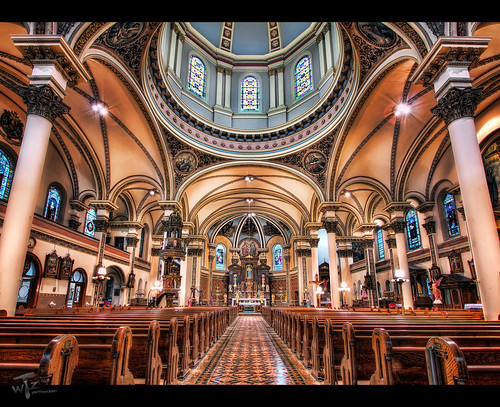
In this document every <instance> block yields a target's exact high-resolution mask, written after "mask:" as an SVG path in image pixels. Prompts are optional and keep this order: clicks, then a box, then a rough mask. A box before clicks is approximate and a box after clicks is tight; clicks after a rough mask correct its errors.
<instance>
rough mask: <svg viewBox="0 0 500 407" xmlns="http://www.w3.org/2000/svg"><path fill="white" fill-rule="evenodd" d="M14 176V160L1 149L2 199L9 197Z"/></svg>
mask: <svg viewBox="0 0 500 407" xmlns="http://www.w3.org/2000/svg"><path fill="white" fill-rule="evenodd" d="M13 177H14V162H13V161H12V159H11V158H10V157H9V156H8V155H7V154H5V153H4V152H3V151H2V150H0V199H1V200H3V201H6V200H7V199H8V198H9V193H10V187H11V185H12V178H13Z"/></svg>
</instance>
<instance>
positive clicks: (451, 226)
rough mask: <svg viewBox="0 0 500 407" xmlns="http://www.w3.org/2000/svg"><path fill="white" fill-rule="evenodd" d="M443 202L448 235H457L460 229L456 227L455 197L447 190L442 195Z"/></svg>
mask: <svg viewBox="0 0 500 407" xmlns="http://www.w3.org/2000/svg"><path fill="white" fill-rule="evenodd" d="M443 204H444V211H445V215H446V226H448V235H449V236H450V237H454V236H458V235H459V234H460V229H459V227H458V219H457V211H456V207H455V198H454V197H453V195H452V194H450V193H449V192H448V193H447V194H446V195H445V196H444V199H443Z"/></svg>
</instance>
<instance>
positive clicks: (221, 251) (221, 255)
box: [215, 244, 226, 270]
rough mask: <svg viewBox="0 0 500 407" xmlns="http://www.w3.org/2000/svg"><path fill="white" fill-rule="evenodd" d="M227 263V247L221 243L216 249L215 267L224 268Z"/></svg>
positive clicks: (217, 268)
mask: <svg viewBox="0 0 500 407" xmlns="http://www.w3.org/2000/svg"><path fill="white" fill-rule="evenodd" d="M225 264H226V248H225V247H224V245H222V244H219V245H217V248H216V249H215V269H216V270H224V269H225Z"/></svg>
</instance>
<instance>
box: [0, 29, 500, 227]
mask: <svg viewBox="0 0 500 407" xmlns="http://www.w3.org/2000/svg"><path fill="white" fill-rule="evenodd" d="M220 24H221V23H212V24H208V23H207V24H205V23H196V24H195V23H193V24H192V27H193V28H194V29H196V30H197V32H198V33H201V35H204V36H205V38H206V39H207V40H208V41H213V45H214V46H215V47H217V46H220V41H219V40H218V39H220V33H221V29H220ZM262 24H264V23H262ZM339 25H340V26H341V27H342V29H343V30H345V33H346V35H347V36H348V37H349V39H350V41H351V43H352V45H353V47H354V53H355V56H356V63H357V64H358V67H357V75H358V76H357V78H356V81H357V87H356V93H355V94H353V95H352V98H353V99H354V100H353V102H352V104H350V105H349V106H348V111H346V113H345V115H344V116H343V119H342V121H340V122H339V123H336V125H335V127H334V128H332V129H331V130H329V131H328V132H327V133H325V134H324V135H323V136H322V137H321V138H320V139H317V140H314V142H313V143H312V144H309V145H307V146H305V147H304V148H303V149H297V150H292V151H290V152H288V153H286V154H283V155H281V156H272V157H268V158H266V157H263V158H257V159H250V160H246V159H243V158H241V157H237V158H231V157H228V156H218V155H217V154H215V153H214V152H207V151H202V150H200V149H199V148H197V146H196V145H195V144H190V143H189V142H188V141H186V140H185V139H180V138H179V137H177V136H176V134H174V133H173V132H172V131H169V130H168V129H166V128H165V127H164V126H163V125H162V123H161V121H160V120H158V112H157V111H156V110H155V109H156V107H155V106H154V105H153V104H152V103H151V101H150V100H149V97H148V96H147V93H148V92H147V91H146V88H147V80H146V79H145V74H144V64H145V59H146V54H147V52H148V51H149V50H150V48H149V46H150V40H151V38H152V37H153V35H154V33H155V32H156V31H157V30H159V29H160V28H161V26H162V24H161V23H140V24H138V25H137V30H138V35H137V36H136V37H134V39H133V40H130V41H126V39H125V40H124V41H123V42H122V43H121V44H119V45H117V44H113V43H111V42H110V38H111V37H110V36H108V33H109V31H110V30H112V29H114V28H116V25H115V24H114V23H111V22H109V23H107V22H97V23H96V22H94V23H91V22H88V23H78V24H77V23H75V24H73V25H71V24H69V23H68V25H67V26H63V27H60V30H61V31H60V32H59V33H60V34H61V35H64V36H65V38H66V40H67V42H68V43H69V44H70V46H71V47H72V48H73V49H74V50H75V53H76V55H77V56H78V57H79V58H80V60H81V61H82V62H83V64H84V65H85V67H86V69H87V70H88V72H89V74H90V77H91V79H90V80H89V81H87V82H79V83H76V84H70V85H69V87H68V90H67V95H66V97H65V103H67V104H68V105H69V106H70V107H71V111H70V113H69V114H68V115H66V116H65V117H64V118H62V119H59V120H58V121H57V124H56V125H55V126H54V132H53V135H52V136H51V149H50V151H49V157H54V159H56V158H57V157H58V158H57V159H60V160H62V162H63V163H64V166H65V167H66V169H67V176H68V179H70V180H71V185H70V186H69V188H68V190H70V191H72V197H71V199H79V200H84V199H85V198H86V197H89V196H92V197H94V198H99V199H110V200H112V201H115V202H117V203H118V204H119V205H120V207H121V209H120V211H121V212H122V213H126V216H128V217H129V220H131V221H139V222H144V221H149V222H151V223H152V224H153V225H155V224H157V223H158V220H159V219H160V217H161V216H162V214H163V209H162V208H163V207H164V206H162V202H171V201H175V202H178V203H179V207H180V208H181V209H182V212H183V217H184V221H185V222H188V223H189V224H191V225H193V226H192V227H193V233H194V234H203V233H206V232H207V231H208V230H209V229H210V228H211V227H212V225H214V224H215V223H217V222H218V221H220V220H222V219H227V218H231V217H236V216H238V215H242V214H244V213H247V212H248V211H249V210H250V208H251V210H252V211H253V212H255V213H256V214H258V215H259V214H260V215H262V216H268V217H270V218H273V219H275V220H276V223H278V222H282V223H283V224H285V225H286V227H287V228H288V229H289V230H290V231H292V233H293V234H295V235H300V234H304V233H305V225H306V224H307V223H309V222H318V221H320V220H321V212H320V210H319V208H320V206H321V203H323V202H326V201H335V202H340V203H341V204H342V205H341V206H340V209H339V211H338V215H339V219H340V221H341V222H340V228H341V231H342V233H345V234H352V233H354V231H355V230H356V229H357V227H359V225H360V224H363V223H371V222H374V221H376V220H380V221H384V220H386V219H387V213H386V212H385V211H384V207H385V206H386V205H387V204H388V203H389V202H390V201H403V200H408V199H410V200H411V199H412V200H414V201H415V202H416V203H421V202H424V201H427V200H430V199H432V197H433V191H434V188H435V187H436V185H437V183H442V182H448V183H449V184H450V185H452V184H454V183H456V174H455V170H454V167H453V165H452V163H453V157H452V152H451V148H450V144H449V140H448V134H447V131H446V129H445V128H444V124H443V123H442V122H440V121H439V120H437V119H436V118H435V117H433V116H432V113H431V111H430V109H431V108H432V107H433V106H435V104H436V100H435V98H434V91H433V89H432V87H424V86H422V85H417V84H414V83H412V82H411V81H410V77H411V74H412V72H413V70H414V69H415V67H416V66H417V64H418V63H419V62H420V61H421V60H422V59H423V57H424V56H425V55H426V53H427V51H428V50H429V48H430V47H431V45H432V44H431V42H432V39H435V34H436V33H437V31H439V30H440V29H441V30H444V28H443V27H444V26H442V27H441V28H436V27H434V28H433V29H431V28H429V27H428V26H425V24H416V23H386V26H387V27H389V28H390V29H391V30H392V31H393V32H394V33H395V34H396V37H397V40H396V41H395V42H394V43H393V44H391V45H390V46H384V45H380V44H379V45H376V44H374V43H373V42H370V41H369V40H368V39H366V38H365V37H363V36H362V35H361V34H360V32H359V30H358V26H357V25H356V24H354V23H339ZM242 26H243V25H242ZM309 26H310V23H301V24H297V25H295V28H296V29H297V30H296V31H293V29H294V28H293V27H292V26H291V25H290V26H288V25H285V24H283V23H282V24H281V36H282V39H283V44H282V45H283V46H286V43H290V42H292V39H291V38H292V37H294V36H297V35H300V34H301V33H302V32H304V31H306V30H307V29H308V27H309ZM235 27H236V28H235V30H237V29H238V25H236V26H235ZM471 27H472V29H473V35H476V36H488V37H491V41H490V47H489V48H488V50H487V51H486V52H485V53H484V54H483V55H482V56H481V59H480V61H479V62H478V63H476V65H475V66H474V67H473V69H472V70H471V76H472V77H474V78H475V83H477V84H481V85H483V86H484V87H485V89H486V90H487V92H485V94H484V95H485V96H484V98H483V100H482V102H481V104H480V106H479V108H478V112H479V113H478V119H477V126H478V133H479V135H480V136H481V137H486V136H488V135H490V134H492V133H493V132H495V131H496V130H497V129H498V126H499V123H500V122H499V120H498V118H499V117H500V115H499V114H498V109H496V107H497V104H498V102H497V100H498V95H499V92H498V84H499V76H498V74H499V67H500V62H499V55H500V54H499V51H500V49H499V48H500V42H499V40H500V35H499V34H500V30H499V25H498V24H497V23H483V24H473V25H471ZM250 28H251V27H250V25H245V28H244V29H243V28H241V30H242V32H244V30H248V29H250ZM254 28H255V26H254ZM31 29H32V28H29V24H28V23H14V22H12V23H0V91H1V92H2V94H3V95H4V96H5V97H4V98H3V100H4V105H2V106H0V107H1V108H2V110H3V109H7V110H15V111H16V112H18V114H19V116H20V118H21V120H22V121H23V122H24V123H25V122H26V111H25V106H24V103H23V102H22V100H21V98H20V97H19V96H18V94H17V93H16V89H17V88H16V87H17V86H21V85H27V84H28V82H29V79H28V76H29V74H30V73H31V69H32V68H31V66H30V64H29V63H28V62H27V60H26V59H24V58H23V55H22V54H21V52H20V51H19V49H17V48H16V47H15V46H14V43H13V41H12V39H11V37H10V36H11V35H12V34H26V33H27V32H28V31H29V30H31ZM209 29H211V30H212V31H211V32H212V33H218V35H219V37H217V36H215V37H211V35H212V34H209V32H208V30H209ZM214 29H215V31H214ZM234 33H235V36H234V41H235V42H234V43H233V44H232V52H233V53H243V52H250V51H244V50H243V47H244V45H243V44H242V43H241V45H239V44H237V42H236V41H237V40H238V38H239V37H237V36H236V31H235V32H234ZM267 34H268V31H266V35H267ZM214 35H215V34H214ZM259 36H260V34H259ZM246 38H247V39H248V35H247V36H246ZM256 38H257V37H256ZM259 38H260V37H259ZM262 38H263V39H265V36H262ZM267 39H269V38H267ZM217 41H219V42H218V43H217ZM254 45H255V44H254ZM267 45H268V46H269V42H268V43H267ZM247 49H248V48H247ZM252 52H255V53H261V52H265V50H262V51H260V50H259V51H257V50H255V51H252ZM94 100H101V101H104V102H105V103H106V104H107V106H108V108H109V112H108V114H107V115H106V116H99V115H98V114H97V113H96V112H95V111H93V110H92V108H91V104H92V102H93V101H94ZM400 102H406V103H407V104H408V105H410V106H411V111H410V113H409V114H407V115H401V116H399V115H397V114H396V107H397V105H398V104H399V103H400ZM346 109H347V108H346ZM200 122H203V119H201V118H200ZM181 125H182V123H181ZM182 151H190V152H192V153H193V154H194V156H195V157H196V160H197V168H196V170H195V171H193V172H191V173H189V174H184V173H182V172H180V171H178V169H176V168H175V166H174V164H173V159H174V157H175V156H176V155H177V154H178V153H180V152H182ZM311 151H320V152H322V153H323V154H325V156H326V157H327V161H326V163H325V166H324V168H323V169H322V170H321V171H318V172H316V173H314V172H310V171H308V170H307V168H306V166H305V164H304V160H305V159H306V156H307V153H309V152H311ZM50 165H51V162H50V160H49V161H47V163H46V170H47V171H48V172H49V173H50ZM248 175H251V176H253V181H251V182H249V181H247V180H245V177H246V176H248ZM151 191H154V192H155V193H154V194H152V193H150V192H151ZM346 191H349V192H350V196H346V195H345V192H346ZM248 198H251V199H252V200H253V201H252V203H251V204H249V203H248V202H247V199H248ZM249 207H250V208H249Z"/></svg>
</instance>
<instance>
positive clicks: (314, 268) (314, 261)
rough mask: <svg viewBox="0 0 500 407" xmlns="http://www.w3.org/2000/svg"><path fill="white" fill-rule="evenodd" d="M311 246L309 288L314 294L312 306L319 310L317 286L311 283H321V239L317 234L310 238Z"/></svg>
mask: <svg viewBox="0 0 500 407" xmlns="http://www.w3.org/2000/svg"><path fill="white" fill-rule="evenodd" d="M309 244H310V246H311V270H310V273H308V274H309V275H308V281H307V282H308V286H309V290H310V291H311V293H312V294H313V297H312V301H311V304H312V305H313V306H314V307H316V308H319V307H320V306H321V304H320V303H319V298H318V295H316V288H317V286H316V285H314V284H312V283H311V281H319V264H318V244H319V239H318V237H317V234H313V235H312V236H311V237H310V238H309Z"/></svg>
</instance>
